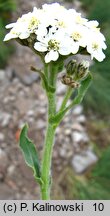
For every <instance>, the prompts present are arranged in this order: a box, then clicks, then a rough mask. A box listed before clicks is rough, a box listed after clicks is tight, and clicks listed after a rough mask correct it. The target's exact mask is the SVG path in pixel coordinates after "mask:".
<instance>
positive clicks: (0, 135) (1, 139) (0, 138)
mask: <svg viewBox="0 0 110 216" xmlns="http://www.w3.org/2000/svg"><path fill="white" fill-rule="evenodd" d="M4 138H5V136H4V134H3V133H1V132H0V141H4Z"/></svg>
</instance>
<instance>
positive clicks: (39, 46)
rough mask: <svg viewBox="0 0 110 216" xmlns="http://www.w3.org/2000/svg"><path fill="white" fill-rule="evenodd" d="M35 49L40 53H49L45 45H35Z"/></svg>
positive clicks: (37, 43) (38, 43)
mask: <svg viewBox="0 0 110 216" xmlns="http://www.w3.org/2000/svg"><path fill="white" fill-rule="evenodd" d="M34 49H35V50H37V51H39V52H46V51H47V46H46V45H45V44H43V43H40V42H36V43H35V44H34Z"/></svg>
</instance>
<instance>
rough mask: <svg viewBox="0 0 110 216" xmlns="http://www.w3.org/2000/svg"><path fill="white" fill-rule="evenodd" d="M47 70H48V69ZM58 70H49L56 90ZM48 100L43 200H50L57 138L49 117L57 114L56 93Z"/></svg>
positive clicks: (42, 168)
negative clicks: (52, 163)
mask: <svg viewBox="0 0 110 216" xmlns="http://www.w3.org/2000/svg"><path fill="white" fill-rule="evenodd" d="M46 70H47V68H46ZM46 72H47V71H46ZM56 76H57V74H56V68H55V66H52V65H51V67H50V68H48V83H49V85H52V86H53V87H54V88H55V87H56ZM46 94H47V98H48V121H47V130H46V136H45V143H44V149H43V159H42V167H41V178H42V181H43V185H42V187H41V196H42V199H43V200H49V199H50V186H51V171H50V169H51V160H52V149H53V144H54V137H55V128H54V127H53V124H51V123H49V117H50V116H51V115H55V113H56V93H55V92H46Z"/></svg>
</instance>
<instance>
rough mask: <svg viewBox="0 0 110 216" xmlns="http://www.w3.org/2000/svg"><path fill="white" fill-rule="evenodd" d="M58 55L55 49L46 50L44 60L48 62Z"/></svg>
mask: <svg viewBox="0 0 110 216" xmlns="http://www.w3.org/2000/svg"><path fill="white" fill-rule="evenodd" d="M58 57H59V54H58V52H57V51H54V50H51V51H50V52H48V53H47V54H46V56H45V62H46V63H49V62H50V61H56V60H57V59H58Z"/></svg>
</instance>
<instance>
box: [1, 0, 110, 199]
mask: <svg viewBox="0 0 110 216" xmlns="http://www.w3.org/2000/svg"><path fill="white" fill-rule="evenodd" d="M6 28H7V29H11V30H10V32H9V33H8V34H7V35H6V36H5V38H4V41H8V40H11V39H16V41H18V42H19V43H20V44H21V45H25V46H28V47H29V48H31V49H32V50H33V51H34V52H35V54H37V55H39V56H40V57H41V60H42V62H43V66H44V67H43V69H42V70H38V69H36V68H34V67H31V69H32V70H33V71H34V72H38V73H39V75H40V77H41V80H42V86H43V89H44V90H45V93H46V96H47V99H48V118H47V130H46V136H45V145H44V151H43V156H42V163H40V161H39V159H38V154H37V151H36V148H35V146H34V144H33V142H32V141H31V140H29V139H28V137H27V132H28V127H27V125H25V126H24V127H23V129H22V131H21V135H20V147H21V149H22V151H23V154H24V157H25V161H26V163H27V164H28V165H29V166H30V167H31V168H32V169H33V171H34V177H35V180H36V181H37V182H38V183H39V185H40V189H41V195H42V199H45V200H47V199H50V187H51V175H50V173H51V172H50V169H51V159H52V148H53V144H54V137H55V131H56V128H57V127H58V126H59V124H60V122H61V121H62V119H63V118H64V116H65V114H66V113H67V111H69V110H70V109H71V108H73V106H74V105H76V104H79V103H81V101H82V99H83V97H84V95H85V93H86V91H87V89H88V87H89V85H90V82H91V74H90V72H89V63H88V62H87V61H81V62H80V63H77V62H76V60H68V61H67V62H66V61H65V60H66V59H67V58H68V57H70V56H72V57H73V58H74V55H76V54H88V55H90V56H91V59H94V58H95V59H97V60H98V61H99V62H101V61H103V60H104V58H105V54H104V52H103V50H105V49H106V48H107V46H106V44H105V37H104V35H103V34H102V33H101V32H100V28H99V23H98V22H97V21H95V20H92V21H89V20H88V19H86V18H83V17H82V16H81V14H80V13H78V12H76V11H75V10H74V9H68V10H67V9H66V8H65V7H63V6H61V5H60V4H58V3H53V4H44V5H43V6H42V8H41V9H38V8H36V7H34V9H33V11H32V12H29V13H27V14H24V15H22V17H20V18H19V19H18V20H17V21H16V22H15V23H11V24H9V25H7V26H6ZM62 69H65V74H64V73H63V75H62V78H61V82H62V83H63V84H64V85H66V87H67V88H66V92H65V95H64V99H63V101H62V104H61V107H60V109H59V110H57V104H56V81H57V76H58V73H59V72H61V71H62ZM63 71H64V70H63ZM73 90H74V91H75V96H74V98H73V101H71V102H70V104H69V105H68V102H69V99H70V98H71V95H72V93H73Z"/></svg>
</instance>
